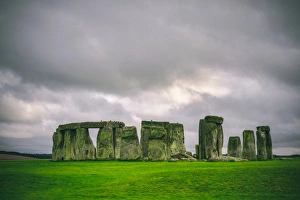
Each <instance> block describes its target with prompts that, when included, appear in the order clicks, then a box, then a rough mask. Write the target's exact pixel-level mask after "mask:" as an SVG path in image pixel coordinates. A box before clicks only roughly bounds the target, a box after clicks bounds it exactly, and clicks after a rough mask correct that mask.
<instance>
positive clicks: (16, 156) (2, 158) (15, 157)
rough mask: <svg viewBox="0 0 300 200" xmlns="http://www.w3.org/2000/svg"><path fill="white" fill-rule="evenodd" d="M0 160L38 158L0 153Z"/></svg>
mask: <svg viewBox="0 0 300 200" xmlns="http://www.w3.org/2000/svg"><path fill="white" fill-rule="evenodd" d="M0 160H39V159H37V158H31V157H26V156H18V155H10V154H1V153H0Z"/></svg>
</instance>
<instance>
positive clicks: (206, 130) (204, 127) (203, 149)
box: [198, 116, 223, 159]
mask: <svg viewBox="0 0 300 200" xmlns="http://www.w3.org/2000/svg"><path fill="white" fill-rule="evenodd" d="M222 123H223V118H222V117H218V116H206V117H205V119H200V121H199V154H198V159H209V158H216V157H221V156H222V147H223V128H222V126H221V124H222Z"/></svg>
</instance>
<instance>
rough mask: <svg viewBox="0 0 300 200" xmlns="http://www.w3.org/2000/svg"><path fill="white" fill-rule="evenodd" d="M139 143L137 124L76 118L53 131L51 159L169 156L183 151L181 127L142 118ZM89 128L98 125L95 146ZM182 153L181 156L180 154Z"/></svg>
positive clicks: (157, 158)
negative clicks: (78, 119)
mask: <svg viewBox="0 0 300 200" xmlns="http://www.w3.org/2000/svg"><path fill="white" fill-rule="evenodd" d="M141 127H142V128H141V136H142V137H141V144H140V142H139V138H138V135H137V130H136V127H134V126H125V124H124V123H123V122H115V121H101V122H79V123H70V124H64V125H59V126H58V128H57V129H56V131H55V132H54V133H53V136H52V140H53V146H52V160H54V161H63V160H95V159H98V160H113V159H119V160H138V159H146V160H153V161H160V160H170V159H171V158H172V157H173V156H176V155H179V154H182V155H183V157H185V158H186V157H189V156H188V155H186V149H185V144H184V129H183V125H182V124H179V123H169V122H156V121H142V126H141ZM89 128H97V129H99V131H98V134H97V147H94V145H93V141H92V139H91V137H90V135H89ZM181 157H182V156H181Z"/></svg>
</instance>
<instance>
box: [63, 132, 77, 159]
mask: <svg viewBox="0 0 300 200" xmlns="http://www.w3.org/2000/svg"><path fill="white" fill-rule="evenodd" d="M75 134H76V130H65V137H64V156H63V157H64V160H75Z"/></svg>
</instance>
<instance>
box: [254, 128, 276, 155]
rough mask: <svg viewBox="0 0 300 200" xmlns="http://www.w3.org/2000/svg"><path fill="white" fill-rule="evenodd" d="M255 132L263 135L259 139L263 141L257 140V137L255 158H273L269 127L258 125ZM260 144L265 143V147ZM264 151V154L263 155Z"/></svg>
mask: <svg viewBox="0 0 300 200" xmlns="http://www.w3.org/2000/svg"><path fill="white" fill-rule="evenodd" d="M256 134H259V135H260V136H261V135H263V136H262V137H261V140H264V142H263V141H258V138H257V159H258V160H266V159H273V150H272V138H271V134H270V127H269V126H258V127H257V131H256ZM258 145H260V147H258ZM262 145H265V147H262ZM259 148H260V149H259ZM265 152H266V155H264V153H265Z"/></svg>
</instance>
